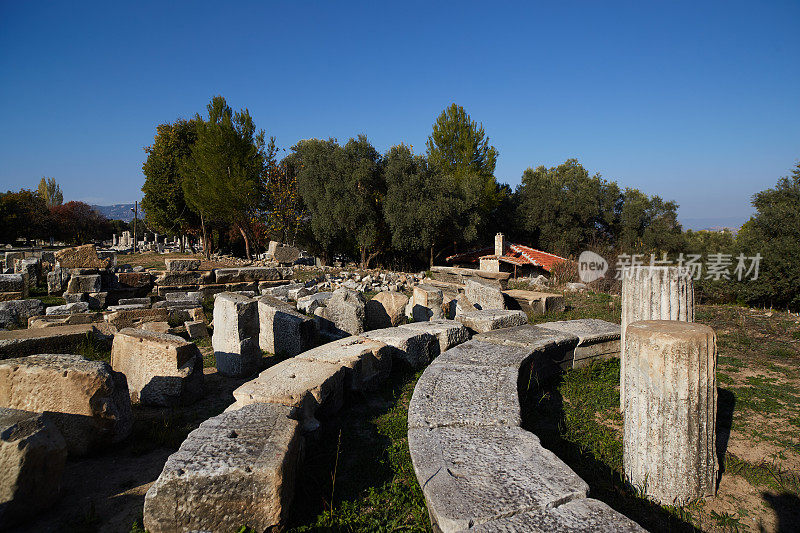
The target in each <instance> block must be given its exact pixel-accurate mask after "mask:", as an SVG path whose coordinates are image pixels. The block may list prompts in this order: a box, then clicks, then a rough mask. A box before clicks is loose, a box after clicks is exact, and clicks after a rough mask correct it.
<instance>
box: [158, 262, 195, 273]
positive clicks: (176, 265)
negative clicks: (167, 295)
mask: <svg viewBox="0 0 800 533" xmlns="http://www.w3.org/2000/svg"><path fill="white" fill-rule="evenodd" d="M164 265H165V266H166V268H167V270H169V271H173V272H174V271H176V270H178V271H188V270H197V269H198V268H200V260H199V259H165V260H164Z"/></svg>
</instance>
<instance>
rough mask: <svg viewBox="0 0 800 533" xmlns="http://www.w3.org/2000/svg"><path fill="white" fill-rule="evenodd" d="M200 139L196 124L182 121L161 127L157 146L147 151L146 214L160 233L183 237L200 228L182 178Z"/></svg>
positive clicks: (143, 202) (145, 169)
mask: <svg viewBox="0 0 800 533" xmlns="http://www.w3.org/2000/svg"><path fill="white" fill-rule="evenodd" d="M196 138H197V131H196V124H195V123H194V122H193V121H186V120H178V121H176V122H175V123H173V124H161V125H159V126H158V127H157V128H156V136H155V139H154V141H153V144H152V145H150V146H147V147H145V149H144V151H145V152H146V153H147V159H146V160H145V162H144V164H142V173H143V174H144V176H145V180H144V185H143V186H142V192H143V193H144V197H143V198H142V210H143V211H144V212H145V220H146V221H147V224H148V225H149V226H150V227H152V228H153V229H155V230H157V231H158V232H159V233H164V234H167V235H180V234H183V233H185V232H186V231H188V230H189V229H190V228H196V227H197V226H198V225H199V222H200V221H199V219H198V216H197V213H195V211H194V210H193V209H192V208H191V207H189V206H188V205H187V204H186V199H185V198H184V193H183V187H182V186H181V177H180V171H181V168H182V166H183V165H184V164H185V162H186V159H187V158H189V157H190V156H191V154H192V146H193V145H194V142H195V140H196ZM182 242H183V241H181V243H182Z"/></svg>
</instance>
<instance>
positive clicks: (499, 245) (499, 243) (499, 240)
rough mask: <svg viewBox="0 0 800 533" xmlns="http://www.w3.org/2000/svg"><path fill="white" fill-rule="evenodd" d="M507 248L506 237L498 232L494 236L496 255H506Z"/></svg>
mask: <svg viewBox="0 0 800 533" xmlns="http://www.w3.org/2000/svg"><path fill="white" fill-rule="evenodd" d="M506 249H507V248H506V238H505V237H504V236H503V234H502V233H498V234H497V235H495V236H494V255H497V256H500V255H505V254H506Z"/></svg>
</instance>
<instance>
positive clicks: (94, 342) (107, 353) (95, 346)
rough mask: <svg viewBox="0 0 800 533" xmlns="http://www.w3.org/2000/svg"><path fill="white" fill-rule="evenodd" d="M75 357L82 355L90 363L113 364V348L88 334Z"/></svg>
mask: <svg viewBox="0 0 800 533" xmlns="http://www.w3.org/2000/svg"><path fill="white" fill-rule="evenodd" d="M75 355H82V356H83V357H85V358H86V359H88V360H90V361H105V362H111V346H110V345H109V343H108V342H102V341H99V340H98V339H97V338H96V337H95V336H94V335H92V334H91V333H87V334H86V335H85V336H84V338H83V339H82V340H81V342H80V343H79V344H78V346H77V347H76V348H75Z"/></svg>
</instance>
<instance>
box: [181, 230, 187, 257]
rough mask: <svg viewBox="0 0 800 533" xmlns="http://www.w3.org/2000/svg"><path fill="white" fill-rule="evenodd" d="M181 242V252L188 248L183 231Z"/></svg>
mask: <svg viewBox="0 0 800 533" xmlns="http://www.w3.org/2000/svg"><path fill="white" fill-rule="evenodd" d="M180 243H181V244H180V246H181V248H180V251H181V253H183V252H184V251H185V249H186V248H185V246H184V245H185V244H186V243H185V242H184V238H183V233H181V236H180Z"/></svg>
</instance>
